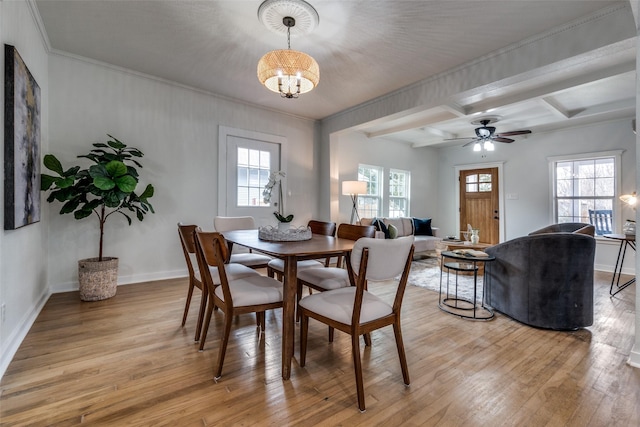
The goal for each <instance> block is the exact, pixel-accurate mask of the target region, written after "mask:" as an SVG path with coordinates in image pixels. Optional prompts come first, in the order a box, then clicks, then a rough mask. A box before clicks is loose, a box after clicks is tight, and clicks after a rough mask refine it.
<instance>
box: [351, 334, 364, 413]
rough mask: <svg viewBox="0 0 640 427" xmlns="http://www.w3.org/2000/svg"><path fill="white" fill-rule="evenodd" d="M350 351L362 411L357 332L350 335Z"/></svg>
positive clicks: (362, 392)
mask: <svg viewBox="0 0 640 427" xmlns="http://www.w3.org/2000/svg"><path fill="white" fill-rule="evenodd" d="M351 351H352V352H353V367H354V369H355V372H356V392H357V394H358V408H359V409H360V411H361V412H364V411H365V406H364V381H363V380H362V360H361V359H360V337H359V336H358V335H357V334H353V335H351Z"/></svg>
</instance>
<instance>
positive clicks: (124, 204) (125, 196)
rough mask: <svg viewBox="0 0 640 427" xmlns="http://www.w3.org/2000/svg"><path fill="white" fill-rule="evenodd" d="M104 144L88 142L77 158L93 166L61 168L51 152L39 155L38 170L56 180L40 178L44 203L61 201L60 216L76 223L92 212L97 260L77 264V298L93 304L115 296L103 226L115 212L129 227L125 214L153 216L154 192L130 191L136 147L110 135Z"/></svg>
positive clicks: (114, 270) (112, 265) (112, 264)
mask: <svg viewBox="0 0 640 427" xmlns="http://www.w3.org/2000/svg"><path fill="white" fill-rule="evenodd" d="M108 136H109V138H110V139H109V140H108V141H107V142H106V143H96V144H93V147H94V148H93V149H92V150H91V151H90V152H89V153H88V154H85V155H82V156H78V158H86V159H89V160H91V161H92V162H94V164H93V165H91V166H90V167H88V168H86V167H85V168H81V166H74V167H71V168H69V169H67V170H65V169H64V168H63V167H62V164H61V163H60V161H59V160H58V159H57V158H56V157H55V156H54V155H52V154H47V155H46V156H44V166H45V167H46V168H47V169H49V170H51V171H53V172H55V173H56V174H57V175H58V176H52V175H47V174H41V185H42V191H50V194H49V197H48V198H47V202H49V203H53V202H54V201H58V202H61V203H63V205H62V208H61V209H60V214H68V213H73V216H74V217H75V219H77V220H80V219H83V218H86V217H88V216H91V215H92V214H95V215H96V217H97V219H98V225H99V230H100V240H99V245H98V248H99V250H98V257H97V258H89V259H84V260H80V261H78V267H79V272H78V279H79V286H80V299H82V300H83V301H97V300H102V299H106V298H110V297H112V296H114V295H115V294H116V287H117V279H118V272H117V269H118V259H117V258H113V257H104V256H103V254H102V248H103V242H104V239H103V237H104V224H105V222H106V221H107V219H108V218H109V217H110V216H111V215H113V214H115V213H118V214H121V215H122V216H124V217H125V218H126V219H127V222H128V223H129V225H131V217H130V216H129V215H130V214H129V213H127V212H125V211H129V212H131V213H132V214H135V216H136V217H137V218H138V220H139V221H142V220H143V219H144V215H146V214H147V213H149V212H151V213H154V210H153V207H152V206H151V204H150V203H149V201H148V199H149V198H151V197H152V196H153V193H154V188H153V186H152V185H151V184H148V185H147V186H146V187H145V189H144V191H143V192H142V193H140V194H139V195H138V194H136V192H135V189H136V187H137V185H138V181H139V176H138V171H137V170H136V168H135V166H137V167H139V168H142V165H141V164H140V163H139V162H138V161H137V160H136V158H140V157H142V156H143V154H142V152H141V151H140V150H138V149H137V148H133V147H127V145H126V144H124V143H122V142H121V141H119V140H118V139H116V138H114V137H113V136H111V135H108Z"/></svg>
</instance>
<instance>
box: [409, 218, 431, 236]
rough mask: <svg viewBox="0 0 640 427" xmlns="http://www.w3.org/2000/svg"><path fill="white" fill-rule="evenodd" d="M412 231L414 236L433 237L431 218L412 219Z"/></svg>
mask: <svg viewBox="0 0 640 427" xmlns="http://www.w3.org/2000/svg"><path fill="white" fill-rule="evenodd" d="M413 229H414V230H415V231H414V233H413V234H415V235H416V236H433V230H432V229H431V218H424V219H422V218H413Z"/></svg>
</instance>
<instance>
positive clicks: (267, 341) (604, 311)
mask: <svg viewBox="0 0 640 427" xmlns="http://www.w3.org/2000/svg"><path fill="white" fill-rule="evenodd" d="M610 278H611V275H610V274H607V273H597V274H596V298H595V323H594V325H593V326H592V327H590V328H587V329H583V330H579V331H575V332H554V331H546V330H540V329H534V328H531V327H528V326H524V325H521V324H519V323H517V322H515V321H513V320H511V319H509V318H508V317H506V316H504V315H501V314H497V315H496V318H495V319H494V320H492V321H489V322H473V321H467V320H462V319H459V318H456V317H453V316H451V315H448V314H445V313H443V312H442V311H440V310H439V309H438V304H437V293H435V292H432V291H429V290H426V289H422V288H418V287H414V286H409V287H408V289H407V293H406V295H405V304H404V308H403V333H404V338H405V347H406V350H407V358H408V363H409V371H410V375H411V381H412V382H411V386H410V387H405V386H404V384H403V382H402V374H401V372H400V366H399V363H398V356H397V352H396V349H395V344H394V340H393V331H392V329H391V328H386V329H383V330H381V331H377V332H375V333H374V334H373V336H372V338H373V346H372V347H370V348H366V349H364V346H363V350H362V354H363V370H364V379H365V393H366V404H367V411H366V412H365V413H360V412H359V411H358V408H357V405H356V392H355V380H354V374H353V366H352V359H351V347H350V341H349V338H348V337H347V336H346V335H343V334H340V333H339V332H336V339H335V342H334V343H332V344H331V343H328V342H327V330H326V327H325V326H323V325H320V324H319V323H317V322H311V323H310V329H309V347H308V353H307V365H306V366H305V368H300V366H299V365H298V363H297V360H294V362H293V366H292V374H291V380H289V381H283V380H282V378H281V373H280V350H281V341H280V331H281V329H282V324H281V316H280V312H277V313H274V312H271V313H268V314H267V327H266V331H265V333H264V334H260V332H259V330H258V329H256V326H255V317H254V316H250V315H246V316H239V317H237V318H236V319H235V321H234V327H233V329H232V335H231V339H230V344H229V349H228V351H227V357H226V360H225V365H224V370H223V376H222V378H221V379H220V380H219V381H218V382H216V381H214V379H213V365H214V362H215V360H216V358H217V349H218V340H219V331H220V330H221V327H222V319H223V315H222V314H221V313H219V312H217V313H215V314H214V319H213V320H212V325H211V328H210V330H209V334H208V340H207V345H206V348H205V351H204V352H198V351H197V345H196V344H195V343H194V342H193V333H194V329H193V328H194V327H195V321H196V315H197V313H196V311H197V307H198V303H199V298H198V297H196V298H194V301H192V304H191V311H190V314H189V318H188V320H187V325H186V327H185V328H181V327H180V322H181V319H182V310H183V307H184V301H185V296H186V290H187V282H186V279H180V280H166V281H158V282H149V283H141V284H135V285H128V286H122V287H120V288H118V294H117V295H116V296H115V297H114V298H112V299H109V300H106V301H100V302H93V303H82V302H80V301H79V298H78V293H77V292H69V293H63V294H56V295H53V296H52V297H51V298H50V300H49V301H48V302H47V304H46V306H45V308H44V309H43V311H42V313H41V314H40V316H39V317H38V319H37V321H36V323H35V324H34V325H33V328H32V329H31V331H30V332H29V334H28V335H27V337H26V339H25V340H24V342H23V343H22V346H21V347H20V349H19V351H18V352H17V354H16V356H15V358H14V360H13V361H12V363H11V364H10V366H9V368H8V370H7V372H6V373H5V375H4V378H3V379H2V382H0V393H1V394H0V424H1V425H3V426H22V425H25V426H26V425H28V426H44V425H53V426H67V425H78V424H83V423H87V424H91V425H119V426H120V425H132V426H146V425H149V426H163V425H171V426H208V425H225V426H226V425H242V426H253V425H256V426H258V425H260V426H262V425H303V426H311V425H326V426H375V425H380V426H400V425H402V426H418V425H425V426H495V425H506V426H613V425H616V426H638V425H640V369H635V368H632V367H630V366H629V365H627V364H626V361H627V358H628V354H629V351H630V350H631V347H632V345H633V332H634V316H635V309H634V298H635V291H636V290H635V288H636V286H635V285H634V286H631V287H629V288H628V289H626V290H624V291H623V292H621V293H620V294H618V295H617V296H616V297H614V298H610V297H609V294H608V289H609V288H608V287H609V281H610ZM371 289H372V290H374V291H380V292H383V293H384V292H387V291H386V288H385V287H384V286H382V285H376V284H372V285H371ZM298 338H299V335H298V328H297V327H296V341H297V340H298ZM298 350H299V349H298V347H297V344H296V358H297V355H298Z"/></svg>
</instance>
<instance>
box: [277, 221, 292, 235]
mask: <svg viewBox="0 0 640 427" xmlns="http://www.w3.org/2000/svg"><path fill="white" fill-rule="evenodd" d="M289 227H291V223H290V222H278V231H279V232H281V233H286V232H287V230H289Z"/></svg>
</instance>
